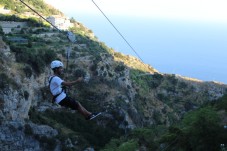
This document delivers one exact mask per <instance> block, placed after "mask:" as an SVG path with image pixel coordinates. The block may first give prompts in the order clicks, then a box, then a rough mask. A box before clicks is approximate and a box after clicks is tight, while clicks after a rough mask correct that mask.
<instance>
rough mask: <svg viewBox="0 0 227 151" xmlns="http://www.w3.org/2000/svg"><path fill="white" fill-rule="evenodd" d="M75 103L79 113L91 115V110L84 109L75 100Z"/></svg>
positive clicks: (85, 115)
mask: <svg viewBox="0 0 227 151" xmlns="http://www.w3.org/2000/svg"><path fill="white" fill-rule="evenodd" d="M76 103H77V110H78V111H79V113H80V114H82V115H83V116H84V117H85V118H87V117H89V116H90V115H91V112H89V111H88V110H87V109H85V108H84V107H83V106H82V105H81V104H80V103H79V102H76Z"/></svg>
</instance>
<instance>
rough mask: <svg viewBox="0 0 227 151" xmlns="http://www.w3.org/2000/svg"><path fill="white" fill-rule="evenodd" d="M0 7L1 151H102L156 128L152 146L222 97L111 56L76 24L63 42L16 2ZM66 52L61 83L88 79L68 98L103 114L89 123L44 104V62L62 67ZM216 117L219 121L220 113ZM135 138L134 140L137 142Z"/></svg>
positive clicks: (221, 88) (46, 10)
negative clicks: (72, 39) (0, 9)
mask: <svg viewBox="0 0 227 151" xmlns="http://www.w3.org/2000/svg"><path fill="white" fill-rule="evenodd" d="M25 2H27V3H29V5H31V6H33V8H35V9H37V10H39V12H40V13H41V14H43V15H45V16H46V17H47V16H49V15H56V14H57V15H62V16H64V15H63V14H62V13H61V12H59V11H57V10H56V9H54V8H52V7H50V6H48V5H46V4H45V3H44V2H43V1H42V0H36V1H28V0H26V1H25ZM0 4H1V5H2V6H3V8H6V9H5V10H9V11H7V13H6V12H5V11H3V12H4V14H3V13H2V14H0V25H1V28H0V29H1V30H0V34H1V36H0V62H1V64H0V69H1V70H0V103H1V104H0V119H1V125H0V148H1V149H2V150H5V151H14V150H15V151H19V150H37V151H39V150H67V151H69V150H79V151H80V150H86V151H90V150H92V149H95V150H102V149H103V148H104V146H105V145H106V144H108V143H109V142H110V144H111V140H112V142H114V140H115V139H118V138H122V137H121V136H129V134H130V132H134V134H135V133H137V131H133V130H137V129H138V128H139V130H140V128H150V127H152V128H153V127H155V128H157V129H158V128H159V127H161V129H162V130H160V129H159V130H157V129H156V131H157V134H155V137H151V138H152V142H153V141H156V140H158V139H159V138H161V136H162V135H163V133H164V131H165V130H167V128H169V127H171V126H173V125H175V124H177V123H178V122H180V121H181V119H182V118H184V117H185V115H187V113H188V112H190V113H191V111H194V110H197V109H200V108H201V107H203V106H205V105H207V104H216V102H220V101H218V100H220V98H222V97H223V96H224V95H225V94H226V93H227V85H224V84H221V83H215V82H204V81H200V80H196V79H191V78H189V77H183V76H180V75H175V74H164V73H160V72H159V71H158V70H157V69H154V68H153V67H152V66H150V65H146V64H144V63H142V62H141V61H140V60H139V59H137V58H135V57H132V56H127V55H124V54H122V53H119V52H116V51H115V50H113V49H111V48H109V47H108V46H106V45H105V44H104V43H103V42H100V41H99V40H98V39H97V38H96V37H95V35H94V34H93V33H92V31H91V30H90V29H87V28H86V27H84V26H83V24H81V23H79V22H77V21H76V20H72V19H71V23H72V24H73V27H71V28H70V29H69V30H70V31H72V32H73V33H74V34H75V35H76V38H77V41H76V43H70V42H69V41H68V40H67V37H66V34H67V33H66V31H62V32H59V31H57V30H55V29H53V28H51V27H50V26H49V25H48V24H47V23H46V22H43V21H42V20H41V19H40V18H39V17H38V16H36V14H33V13H32V12H31V11H29V10H28V9H27V8H26V7H24V6H23V5H21V3H20V2H19V1H17V0H10V1H1V2H0ZM11 5H13V6H11ZM15 6H16V7H15ZM17 7H19V8H20V9H21V10H20V11H18V9H19V8H17ZM6 23H7V24H6ZM8 31H9V32H8ZM68 49H71V53H70V56H69V61H68V66H67V69H65V74H64V78H65V79H67V80H73V79H75V78H77V77H79V76H83V77H86V78H87V81H86V82H82V83H80V84H78V85H76V86H73V87H70V88H69V89H68V93H69V94H70V96H72V97H75V98H77V100H78V101H80V102H81V103H82V104H83V105H84V106H85V107H86V108H88V109H89V110H91V111H102V112H103V114H102V116H101V117H100V118H98V119H97V120H95V121H89V122H88V121H86V120H84V119H83V118H82V117H81V116H80V115H79V114H78V113H77V112H75V111H70V110H68V109H65V108H62V107H60V106H58V105H55V104H52V103H51V98H50V96H49V93H48V91H47V89H48V77H49V76H50V75H51V74H52V71H51V69H50V62H51V61H52V60H54V59H60V60H61V61H62V62H64V64H65V66H66V64H67V57H66V50H68ZM224 100H225V99H224ZM222 110H223V109H222ZM221 115H222V116H225V111H224V112H222V114H221ZM222 122H223V121H222ZM220 124H221V123H220ZM222 124H223V123H222ZM144 131H145V132H146V134H149V135H153V134H150V130H148V131H146V129H142V131H138V133H139V134H141V135H142V134H143V132H144ZM152 133H153V129H152ZM139 134H138V135H139ZM171 134H172V133H171ZM138 135H137V134H136V135H133V137H134V136H136V137H138V139H139V136H140V135H139V136H138ZM185 135H186V134H185ZM141 137H145V136H143V135H142V136H141ZM97 138H98V139H97ZM141 140H142V138H141ZM144 140H147V138H144ZM124 141H125V140H124ZM124 141H122V142H124ZM135 141H137V139H133V140H131V142H130V141H129V142H127V143H128V144H129V146H130V145H131V144H133V145H134V144H137V143H135ZM150 141H151V140H150ZM162 142H164V143H168V139H167V138H166V137H163V140H162ZM115 143H116V141H115ZM116 144H118V145H119V144H120V142H117V143H116ZM147 144H149V142H148V143H147ZM107 146H108V145H107ZM119 146H120V145H119ZM154 146H156V145H154ZM157 146H158V145H157ZM160 146H161V144H160ZM89 147H92V148H90V150H89ZM140 147H143V148H145V149H146V150H154V149H152V146H149V145H146V142H140V144H137V145H136V146H135V148H137V149H138V148H140ZM155 149H156V150H159V149H160V148H159V147H158V148H155ZM107 150H108V149H106V151H107ZM116 150H117V149H116ZM119 150H121V149H119ZM122 150H124V149H122ZM126 150H127V149H126Z"/></svg>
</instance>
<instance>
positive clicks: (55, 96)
mask: <svg viewBox="0 0 227 151" xmlns="http://www.w3.org/2000/svg"><path fill="white" fill-rule="evenodd" d="M54 77H56V76H52V77H51V78H50V80H49V89H50V83H51V81H52V79H53V78H54ZM62 92H64V89H62V91H61V92H60V93H59V94H56V95H53V94H52V93H51V91H50V93H51V95H52V96H53V97H52V103H54V102H55V99H56V98H57V97H58V96H59V95H60V94H61V93H62Z"/></svg>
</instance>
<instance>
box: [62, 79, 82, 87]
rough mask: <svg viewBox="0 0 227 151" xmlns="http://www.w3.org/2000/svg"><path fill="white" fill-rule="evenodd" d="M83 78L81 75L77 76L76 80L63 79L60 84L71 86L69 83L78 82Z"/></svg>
mask: <svg viewBox="0 0 227 151" xmlns="http://www.w3.org/2000/svg"><path fill="white" fill-rule="evenodd" d="M82 80H83V77H79V78H78V79H77V80H75V81H63V82H62V85H63V86H71V85H73V84H75V83H77V82H80V81H82Z"/></svg>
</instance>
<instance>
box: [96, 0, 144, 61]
mask: <svg viewBox="0 0 227 151" xmlns="http://www.w3.org/2000/svg"><path fill="white" fill-rule="evenodd" d="M92 2H93V4H94V5H95V6H96V7H97V8H98V9H99V11H100V12H101V13H102V14H103V16H104V17H105V18H106V19H107V20H108V22H109V23H110V24H111V25H112V26H113V28H114V29H115V30H116V31H117V33H118V34H119V35H120V36H121V38H123V40H124V41H125V42H126V44H127V45H128V46H129V47H130V48H131V49H132V51H134V53H135V54H136V56H137V57H138V58H139V59H140V60H141V61H142V62H144V61H143V59H142V58H141V57H140V56H139V54H138V53H137V52H136V50H135V49H134V48H133V47H132V45H131V44H130V43H129V42H128V41H127V39H126V38H125V37H124V36H123V35H122V34H121V32H120V31H119V30H118V29H117V28H116V26H115V25H114V24H113V23H112V22H111V21H110V19H109V18H108V17H107V16H106V14H105V13H104V12H103V11H102V10H101V8H100V7H99V6H98V5H97V4H96V3H95V2H94V0H92Z"/></svg>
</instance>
